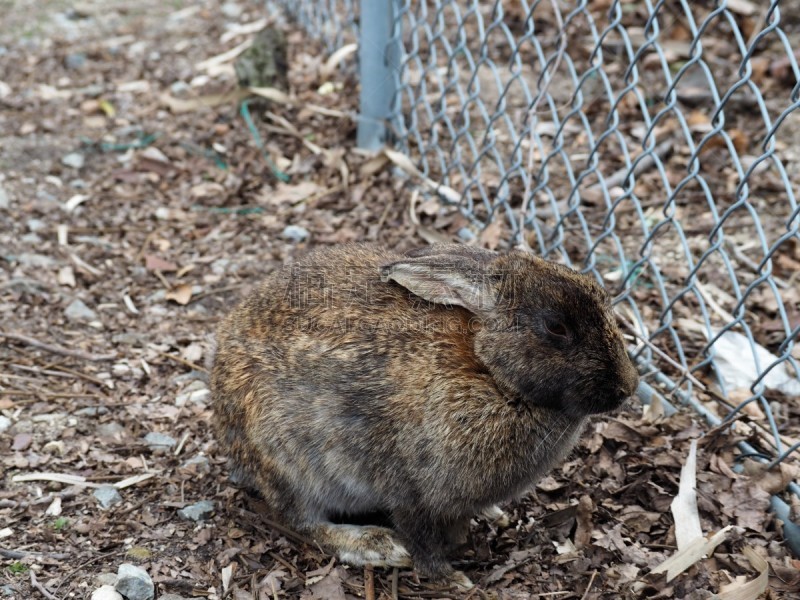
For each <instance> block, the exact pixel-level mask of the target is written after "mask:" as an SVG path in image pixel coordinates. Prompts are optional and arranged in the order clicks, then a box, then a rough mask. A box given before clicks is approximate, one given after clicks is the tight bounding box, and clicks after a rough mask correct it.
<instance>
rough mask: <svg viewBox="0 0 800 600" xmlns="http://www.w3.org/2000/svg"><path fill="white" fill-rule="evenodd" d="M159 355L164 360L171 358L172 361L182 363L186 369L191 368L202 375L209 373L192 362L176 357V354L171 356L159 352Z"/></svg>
mask: <svg viewBox="0 0 800 600" xmlns="http://www.w3.org/2000/svg"><path fill="white" fill-rule="evenodd" d="M159 354H160V355H161V356H163V357H164V358H169V359H170V360H174V361H175V362H177V363H180V364H182V365H183V366H185V367H189V368H190V369H194V370H195V371H200V372H201V373H208V369H206V368H204V367H201V366H200V365H198V364H197V363H193V362H192V361H190V360H186V359H185V358H181V357H180V356H175V355H174V354H170V353H169V352H159Z"/></svg>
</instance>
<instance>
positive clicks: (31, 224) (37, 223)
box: [27, 219, 47, 233]
mask: <svg viewBox="0 0 800 600" xmlns="http://www.w3.org/2000/svg"><path fill="white" fill-rule="evenodd" d="M27 225H28V231H32V232H34V233H36V232H38V231H44V230H45V229H47V223H45V222H44V221H42V220H41V219H28V223H27Z"/></svg>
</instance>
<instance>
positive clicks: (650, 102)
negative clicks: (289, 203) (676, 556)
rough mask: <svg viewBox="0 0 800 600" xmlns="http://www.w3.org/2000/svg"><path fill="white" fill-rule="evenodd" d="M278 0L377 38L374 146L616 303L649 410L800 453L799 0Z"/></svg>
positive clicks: (337, 34) (368, 69)
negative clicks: (658, 403)
mask: <svg viewBox="0 0 800 600" xmlns="http://www.w3.org/2000/svg"><path fill="white" fill-rule="evenodd" d="M276 3H277V4H280V5H283V7H284V8H285V9H286V10H288V12H289V13H290V15H291V16H293V17H294V18H295V19H296V20H297V21H299V23H300V24H301V25H303V26H304V27H305V28H306V29H307V30H308V31H309V32H310V33H311V34H312V35H314V36H317V37H318V38H319V39H321V40H322V41H323V42H324V44H325V46H326V48H327V49H328V50H335V49H336V48H337V47H339V46H340V45H341V44H343V43H346V42H352V41H355V40H356V39H358V35H359V34H358V29H359V26H360V29H361V38H360V40H359V41H360V44H361V52H360V56H361V65H360V79H361V85H362V91H361V106H362V109H361V119H362V123H360V131H359V143H360V145H362V146H367V147H377V146H379V145H381V144H383V143H385V142H388V143H390V144H392V145H394V147H395V148H397V149H399V150H402V151H403V152H404V153H405V154H407V155H408V156H410V157H411V158H412V159H413V160H414V161H415V163H416V164H417V166H418V167H419V169H420V170H421V171H422V172H423V173H424V175H425V176H426V177H428V178H429V179H431V180H433V181H435V182H439V183H440V184H441V186H442V188H441V189H445V188H450V189H448V190H446V191H448V193H447V194H442V199H443V200H447V199H449V200H450V201H451V202H452V200H453V192H452V190H457V194H456V197H459V198H460V199H459V201H458V202H457V203H456V204H457V206H458V208H459V209H460V211H461V212H462V213H463V215H464V216H465V217H466V218H467V223H468V224H467V226H465V227H464V228H463V229H462V230H461V231H460V232H459V235H461V237H462V238H464V239H465V240H467V241H469V240H471V239H473V238H474V237H476V236H481V235H482V234H483V233H485V231H486V228H487V227H492V228H494V229H493V236H494V237H495V238H497V237H499V238H500V239H503V240H506V241H507V242H508V243H509V244H510V243H518V242H525V243H527V244H529V245H530V246H531V247H532V248H533V249H534V250H535V251H536V252H538V253H539V254H541V255H543V256H545V257H548V258H551V259H555V260H558V261H561V262H563V263H566V264H569V265H571V266H573V267H575V268H577V269H580V270H582V271H585V272H589V273H592V274H593V275H594V276H595V277H597V279H598V280H599V281H601V282H603V283H604V284H605V285H606V287H608V288H609V289H612V290H614V291H615V293H616V294H618V295H617V307H618V309H619V312H620V314H621V315H622V317H623V319H624V320H625V321H627V322H628V324H629V326H628V333H629V334H631V336H632V340H635V341H632V344H635V351H634V352H635V355H636V357H637V360H638V361H639V364H640V367H641V369H642V372H643V382H644V383H643V386H642V388H641V390H640V391H641V395H643V396H645V397H647V396H649V395H651V394H654V393H655V394H656V395H658V394H657V392H656V390H658V389H661V390H666V392H667V393H668V394H667V395H669V396H671V397H673V398H677V399H679V400H680V401H682V402H685V403H689V404H691V405H692V406H693V407H694V408H695V409H696V410H698V411H699V412H700V413H702V414H703V415H704V416H705V417H706V418H707V420H708V421H709V422H710V423H712V424H714V425H719V424H721V423H731V424H732V427H734V428H736V429H737V431H738V432H739V433H743V434H744V435H745V436H746V437H747V440H748V441H747V443H745V444H744V445H743V446H742V447H743V450H744V451H745V452H746V453H748V454H751V455H752V454H755V455H757V456H758V457H760V458H761V459H762V460H765V461H769V462H770V463H771V464H772V465H776V464H777V463H779V462H781V461H790V460H792V461H793V460H798V459H800V444H798V442H797V440H798V439H800V343H798V336H799V335H800V275H798V274H799V273H800V233H799V231H800V208H798V202H797V198H796V194H795V192H796V190H798V189H800V187H799V186H798V184H799V183H800V111H798V110H797V109H798V107H800V69H799V68H798V57H800V21H799V20H797V19H793V20H789V19H786V18H783V15H785V14H794V15H796V14H798V13H800V0H784V1H783V2H778V1H776V0H773V1H772V2H770V3H756V2H751V1H750V0H735V1H734V0H729V1H727V2H725V1H717V2H711V1H699V2H691V3H690V2H688V1H686V0H660V1H658V2H652V1H650V0H644V1H631V0H624V1H621V0H599V1H593V2H589V1H587V0H584V1H573V0H547V1H538V0H537V1H533V2H527V1H526V0H513V1H512V0H505V1H504V0H496V1H494V2H479V1H478V0H450V1H445V0H442V1H439V0H427V1H426V0H363V2H362V3H361V4H362V7H364V9H365V12H363V13H362V14H361V17H359V11H358V7H357V6H356V5H355V3H354V1H350V0H338V1H336V0H326V1H314V0H296V1H291V2H290V1H288V0H286V1H278V2H276ZM366 11H368V13H367V12H366ZM359 21H361V22H360V23H359ZM365 57H366V58H367V60H366V61H365ZM375 57H377V60H375ZM533 108H535V111H532V109H533ZM490 224H491V225H490ZM482 232H483V233H482ZM645 400H647V398H645ZM792 491H794V492H795V493H800V487H798V486H796V485H793V486H792ZM776 501H777V502H778V504H779V505H781V506H783V509H784V510H785V507H786V505H785V504H781V501H780V500H778V499H776ZM773 506H774V507H775V506H777V505H773ZM796 543H797V544H798V547H800V540H797V541H796Z"/></svg>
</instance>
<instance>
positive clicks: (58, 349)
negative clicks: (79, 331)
mask: <svg viewBox="0 0 800 600" xmlns="http://www.w3.org/2000/svg"><path fill="white" fill-rule="evenodd" d="M0 336H2V337H4V338H6V339H8V340H14V341H17V342H22V343H23V344H27V345H28V346H33V347H34V348H39V349H40V350H45V351H46V352H51V353H52V354H60V355H62V356H71V357H73V358H79V359H81V360H88V361H91V362H101V361H104V360H114V359H115V358H117V355H116V354H88V353H86V352H81V351H80V350H72V349H70V348H64V347H63V346H55V345H53V344H46V343H44V342H40V341H39V340H36V339H34V338H32V337H28V336H27V335H22V334H21V333H8V332H6V331H0Z"/></svg>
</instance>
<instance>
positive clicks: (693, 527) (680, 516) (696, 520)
mask: <svg viewBox="0 0 800 600" xmlns="http://www.w3.org/2000/svg"><path fill="white" fill-rule="evenodd" d="M670 509H671V510H672V516H673V517H674V519H675V539H676V540H677V542H678V551H681V550H683V549H685V548H687V547H688V546H689V545H690V544H692V543H693V542H694V541H695V540H696V539H698V538H702V537H703V528H702V527H701V526H700V515H699V513H698V512H697V440H692V441H691V444H690V446H689V456H687V457H686V462H685V463H684V465H683V468H682V469H681V481H680V484H679V488H678V495H677V496H675V498H674V499H673V500H672V504H671V505H670Z"/></svg>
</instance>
